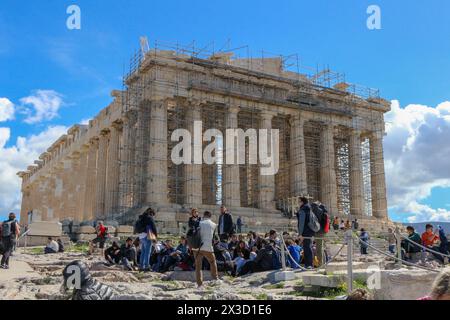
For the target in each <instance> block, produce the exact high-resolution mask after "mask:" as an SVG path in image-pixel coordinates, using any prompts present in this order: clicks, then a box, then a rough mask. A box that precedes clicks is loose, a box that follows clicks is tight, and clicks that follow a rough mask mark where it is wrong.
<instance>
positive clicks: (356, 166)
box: [349, 130, 364, 216]
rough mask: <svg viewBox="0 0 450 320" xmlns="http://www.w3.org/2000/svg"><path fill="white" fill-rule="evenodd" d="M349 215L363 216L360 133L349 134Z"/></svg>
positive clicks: (354, 131)
mask: <svg viewBox="0 0 450 320" xmlns="http://www.w3.org/2000/svg"><path fill="white" fill-rule="evenodd" d="M349 153H350V214H351V215H352V216H363V215H364V180H363V165H362V148H361V132H360V131H358V130H353V131H352V132H351V133H350V143H349Z"/></svg>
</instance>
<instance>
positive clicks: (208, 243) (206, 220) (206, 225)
mask: <svg viewBox="0 0 450 320" xmlns="http://www.w3.org/2000/svg"><path fill="white" fill-rule="evenodd" d="M199 227H200V237H201V239H202V246H201V247H200V249H199V250H198V251H197V250H196V251H194V255H195V276H196V279H197V285H198V286H199V287H201V286H202V284H203V274H202V262H203V257H205V258H206V260H208V262H209V265H210V270H211V276H212V278H213V280H219V275H218V273H217V264H216V257H215V255H214V249H213V238H214V231H215V230H216V228H217V225H216V224H215V223H214V222H212V221H211V212H209V211H205V212H204V213H203V219H202V220H201V221H200V224H199Z"/></svg>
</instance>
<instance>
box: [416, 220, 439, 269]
mask: <svg viewBox="0 0 450 320" xmlns="http://www.w3.org/2000/svg"><path fill="white" fill-rule="evenodd" d="M421 239H422V245H423V246H425V247H427V248H430V249H431V250H434V251H437V252H440V245H441V239H440V238H439V236H438V235H437V234H436V233H434V232H433V226H432V225H431V224H427V225H426V226H425V232H424V233H422V237H421ZM431 253H432V254H433V256H434V257H435V258H436V259H437V260H438V261H440V262H442V263H444V257H443V256H441V255H439V254H437V253H434V252H431Z"/></svg>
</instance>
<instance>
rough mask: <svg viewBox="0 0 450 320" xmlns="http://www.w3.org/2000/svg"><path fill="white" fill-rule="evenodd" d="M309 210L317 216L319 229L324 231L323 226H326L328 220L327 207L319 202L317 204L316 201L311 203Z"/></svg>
mask: <svg viewBox="0 0 450 320" xmlns="http://www.w3.org/2000/svg"><path fill="white" fill-rule="evenodd" d="M311 210H312V212H313V213H314V215H315V216H316V217H317V220H319V223H320V231H324V230H325V227H326V226H327V223H328V221H329V218H328V214H327V212H328V210H327V208H326V207H325V206H324V205H323V204H321V205H318V204H317V203H314V202H313V203H311Z"/></svg>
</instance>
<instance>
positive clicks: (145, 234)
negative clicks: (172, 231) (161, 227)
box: [135, 208, 158, 271]
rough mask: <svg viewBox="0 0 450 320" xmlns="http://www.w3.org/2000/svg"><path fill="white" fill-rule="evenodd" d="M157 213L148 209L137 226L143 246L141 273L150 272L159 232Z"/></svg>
mask: <svg viewBox="0 0 450 320" xmlns="http://www.w3.org/2000/svg"><path fill="white" fill-rule="evenodd" d="M154 216H155V211H153V209H152V208H148V209H147V210H146V211H145V212H144V213H143V214H142V215H140V216H139V218H138V220H137V221H136V224H135V229H136V232H137V233H138V234H139V242H140V244H141V256H140V261H139V268H140V270H141V271H148V270H150V255H151V252H152V245H153V242H154V241H156V238H157V236H158V231H157V230H156V224H155V220H154V219H153V218H154Z"/></svg>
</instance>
